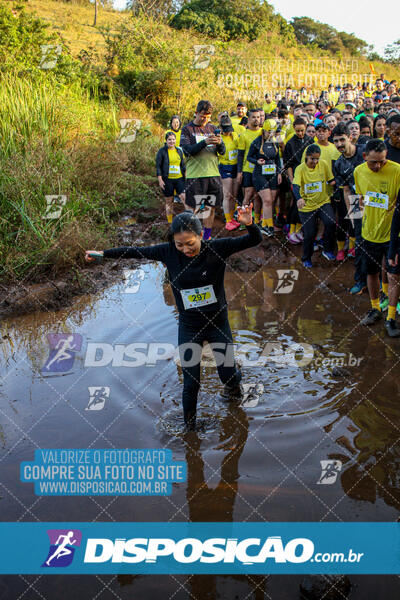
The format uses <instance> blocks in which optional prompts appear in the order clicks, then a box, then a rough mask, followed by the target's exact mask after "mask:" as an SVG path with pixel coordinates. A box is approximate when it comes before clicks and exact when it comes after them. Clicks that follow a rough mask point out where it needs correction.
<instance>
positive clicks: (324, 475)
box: [317, 460, 342, 485]
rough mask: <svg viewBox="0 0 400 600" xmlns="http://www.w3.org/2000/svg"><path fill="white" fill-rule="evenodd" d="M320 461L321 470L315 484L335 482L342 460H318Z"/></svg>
mask: <svg viewBox="0 0 400 600" xmlns="http://www.w3.org/2000/svg"><path fill="white" fill-rule="evenodd" d="M320 463H321V469H322V472H321V477H320V478H319V480H318V481H317V484H325V485H331V484H332V483H335V482H336V479H337V476H338V474H339V473H340V471H341V470H342V462H341V461H340V460H320Z"/></svg>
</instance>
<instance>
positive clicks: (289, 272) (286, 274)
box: [274, 269, 299, 294]
mask: <svg viewBox="0 0 400 600" xmlns="http://www.w3.org/2000/svg"><path fill="white" fill-rule="evenodd" d="M276 272H277V273H278V278H279V281H278V285H277V286H276V288H275V290H274V294H290V292H292V291H293V288H294V284H295V282H296V281H297V280H298V278H299V272H298V271H297V270H296V269H277V270H276Z"/></svg>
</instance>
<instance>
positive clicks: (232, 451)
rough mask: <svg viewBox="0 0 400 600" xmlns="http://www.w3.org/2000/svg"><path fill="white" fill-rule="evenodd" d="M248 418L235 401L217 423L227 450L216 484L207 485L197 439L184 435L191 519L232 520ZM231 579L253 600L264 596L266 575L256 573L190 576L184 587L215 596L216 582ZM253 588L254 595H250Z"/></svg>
mask: <svg viewBox="0 0 400 600" xmlns="http://www.w3.org/2000/svg"><path fill="white" fill-rule="evenodd" d="M248 429H249V420H248V417H247V415H246V412H245V411H244V410H243V409H242V408H241V407H240V406H238V405H237V404H235V403H231V404H230V405H229V407H228V411H227V414H226V416H225V418H224V419H223V420H222V422H221V429H220V436H219V442H220V446H219V447H220V448H223V449H224V450H228V451H227V452H226V454H225V455H224V458H223V459H222V462H221V476H220V480H219V483H218V484H217V486H216V487H210V486H209V485H208V484H207V481H206V479H205V476H204V460H203V456H202V455H201V452H200V446H201V439H200V438H199V436H198V435H197V433H196V432H190V433H187V434H186V436H185V458H186V462H187V468H188V480H187V488H186V498H187V503H188V507H189V520H190V521H191V522H195V521H200V522H209V521H217V522H218V521H221V522H222V521H228V522H232V521H235V520H236V519H235V517H234V506H235V499H236V495H237V493H238V480H239V477H240V473H239V460H240V457H241V455H242V452H243V450H244V447H245V444H246V442H247V437H248ZM229 579H231V580H234V581H235V582H241V583H242V584H245V585H246V588H247V589H243V592H245V591H246V592H247V593H246V594H245V597H247V596H249V594H251V595H252V597H253V598H254V599H255V600H261V599H262V598H264V593H265V583H266V579H267V578H266V577H264V576H260V575H256V576H254V575H251V576H249V577H248V576H246V575H236V576H233V575H229V576H216V575H214V576H212V575H208V576H205V575H192V576H190V577H189V578H188V584H189V585H188V588H189V589H190V594H191V597H192V598H196V599H197V598H207V600H216V599H217V598H219V597H220V596H219V594H218V581H219V580H221V581H223V580H229ZM252 591H254V595H253V594H252Z"/></svg>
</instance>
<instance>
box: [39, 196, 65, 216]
mask: <svg viewBox="0 0 400 600" xmlns="http://www.w3.org/2000/svg"><path fill="white" fill-rule="evenodd" d="M45 198H46V212H45V213H44V215H43V219H59V218H60V216H61V211H62V207H63V206H65V204H66V202H67V196H64V195H62V196H45Z"/></svg>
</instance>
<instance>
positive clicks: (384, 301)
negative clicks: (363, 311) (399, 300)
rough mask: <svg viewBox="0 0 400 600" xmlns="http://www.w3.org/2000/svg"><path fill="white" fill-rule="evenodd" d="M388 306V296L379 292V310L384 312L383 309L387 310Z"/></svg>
mask: <svg viewBox="0 0 400 600" xmlns="http://www.w3.org/2000/svg"><path fill="white" fill-rule="evenodd" d="M388 306H389V298H388V297H387V296H386V294H384V293H383V292H380V294H379V307H380V309H381V311H382V312H384V311H385V310H387V308H388Z"/></svg>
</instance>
